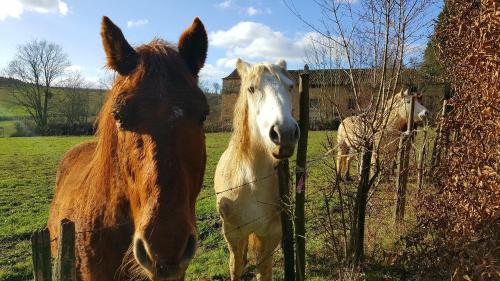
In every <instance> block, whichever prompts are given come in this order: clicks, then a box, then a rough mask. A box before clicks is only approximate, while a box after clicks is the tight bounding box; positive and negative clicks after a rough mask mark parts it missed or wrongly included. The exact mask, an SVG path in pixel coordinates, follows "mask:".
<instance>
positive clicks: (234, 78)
mask: <svg viewBox="0 0 500 281" xmlns="http://www.w3.org/2000/svg"><path fill="white" fill-rule="evenodd" d="M348 71H349V70H346V69H326V70H309V98H310V100H309V107H310V108H309V116H310V123H311V124H312V125H313V126H314V124H315V123H318V122H328V121H333V120H342V119H343V118H345V117H347V116H351V115H353V114H355V113H356V111H357V106H356V99H355V97H354V91H353V89H352V86H351V85H352V83H351V81H350V75H349V74H348ZM302 72H303V70H289V73H290V75H291V76H292V77H293V79H294V80H295V83H296V87H294V89H293V93H292V96H293V98H292V99H293V107H294V109H293V115H294V116H295V117H296V118H298V113H299V112H298V104H299V94H298V88H299V87H298V81H299V75H300V73H302ZM377 76H379V75H374V71H373V70H371V69H354V70H353V79H354V80H355V83H354V84H355V85H358V87H359V89H357V92H358V101H359V102H360V106H361V107H363V106H367V105H368V104H369V102H370V100H371V97H372V96H373V93H375V92H376V91H377V90H378V89H377V88H376V87H374V86H373V85H376V84H377V83H375V81H374V79H375V77H377ZM400 80H401V83H400V84H402V85H405V86H406V87H407V85H415V86H417V88H418V90H419V92H421V93H422V94H423V104H424V105H425V106H426V107H427V108H428V109H429V110H430V112H432V113H435V112H438V111H439V109H440V107H441V103H442V102H441V101H442V99H443V97H444V93H445V84H444V83H440V82H437V81H431V80H429V79H424V77H423V76H422V75H421V74H419V72H418V71H416V70H413V69H406V70H404V71H402V73H401V79H400ZM240 84H241V82H240V77H239V75H238V72H237V71H236V70H234V71H233V72H231V74H229V75H228V76H227V77H225V78H223V79H222V91H221V96H222V99H221V111H220V120H221V123H227V124H230V123H231V120H232V118H233V108H234V104H235V103H236V99H237V97H238V93H239V90H240ZM399 88H400V86H399Z"/></svg>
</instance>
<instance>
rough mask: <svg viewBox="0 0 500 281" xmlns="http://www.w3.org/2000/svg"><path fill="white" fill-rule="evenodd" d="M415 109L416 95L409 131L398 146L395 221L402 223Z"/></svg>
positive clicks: (409, 121) (411, 107)
mask: <svg viewBox="0 0 500 281" xmlns="http://www.w3.org/2000/svg"><path fill="white" fill-rule="evenodd" d="M414 110H415V96H412V98H411V103H410V112H409V116H408V125H407V126H406V127H407V131H406V132H405V133H403V134H402V135H401V138H400V141H399V147H398V178H397V179H396V188H397V192H396V210H395V212H394V223H395V224H396V225H400V224H401V223H402V222H403V220H404V217H405V205H406V186H407V183H408V166H409V163H410V150H411V141H412V139H413V138H412V135H413V126H414V124H413V123H414V122H413V121H414V120H413V111H414Z"/></svg>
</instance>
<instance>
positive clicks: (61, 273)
mask: <svg viewBox="0 0 500 281" xmlns="http://www.w3.org/2000/svg"><path fill="white" fill-rule="evenodd" d="M58 242H59V243H58V249H57V258H56V260H55V264H54V276H53V277H54V278H53V279H54V281H76V264H75V224H74V223H73V222H72V221H70V220H68V219H63V220H62V221H61V232H60V234H59V241H58Z"/></svg>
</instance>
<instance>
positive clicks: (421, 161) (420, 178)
mask: <svg viewBox="0 0 500 281" xmlns="http://www.w3.org/2000/svg"><path fill="white" fill-rule="evenodd" d="M425 158H427V124H425V125H424V141H423V144H422V149H421V150H420V153H419V155H418V165H417V169H418V173H417V194H418V195H420V192H421V190H422V188H423V186H424V175H425Z"/></svg>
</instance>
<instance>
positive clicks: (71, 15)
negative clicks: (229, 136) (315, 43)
mask: <svg viewBox="0 0 500 281" xmlns="http://www.w3.org/2000/svg"><path fill="white" fill-rule="evenodd" d="M334 1H342V2H346V1H347V2H350V3H352V5H360V4H359V2H358V1H360V0H334ZM291 2H292V3H293V4H294V6H295V8H296V9H297V10H299V11H300V13H301V14H302V15H303V17H304V18H305V19H307V20H310V21H311V22H315V23H319V21H320V19H321V12H320V10H319V8H318V6H317V5H315V4H314V1H313V0H267V1H265V0H248V1H243V0H214V1H209V0H177V1H173V0H163V1H162V0H143V1H129V0H111V1H108V0H106V1H102V0H101V1H94V0H84V1H75V0H0V42H1V43H0V71H1V70H2V69H5V67H6V66H7V65H8V63H9V61H11V60H12V59H13V58H14V56H15V53H16V48H17V46H18V45H20V44H24V43H26V42H27V41H29V40H32V39H45V40H48V41H51V42H54V43H57V44H59V45H61V46H62V47H63V49H64V51H65V52H66V53H67V54H68V57H69V59H70V61H71V66H70V69H69V70H71V71H80V72H81V73H82V74H83V76H84V77H85V78H86V79H87V80H88V81H91V82H94V83H97V81H98V80H99V78H101V77H104V76H106V75H109V71H108V70H106V68H105V67H104V62H105V54H104V51H103V49H102V43H101V38H100V34H99V31H100V23H101V18H102V16H104V15H106V16H108V17H109V18H111V20H112V21H113V22H114V23H115V24H117V25H118V26H119V27H120V28H121V29H122V31H123V33H124V35H125V37H126V38H127V40H128V41H129V43H131V44H132V45H133V46H137V45H140V44H142V43H147V42H149V41H151V39H153V38H154V37H159V38H162V39H165V40H167V41H169V42H172V43H175V42H177V40H178V38H179V35H180V34H181V33H182V31H183V30H184V29H186V28H187V27H188V26H189V25H190V24H191V22H192V21H193V19H194V18H195V17H199V18H200V19H201V20H202V22H203V23H204V25H205V28H206V30H207V33H208V35H209V51H208V57H207V61H206V63H205V67H204V68H203V69H202V70H201V72H200V78H201V79H203V80H206V81H211V83H212V82H219V83H221V80H220V79H221V78H223V77H225V76H227V75H228V74H229V73H230V72H231V71H232V70H233V69H234V66H235V61H236V59H237V58H238V57H240V58H242V59H244V60H248V61H250V62H259V61H270V62H274V61H277V60H278V59H285V60H286V61H287V63H288V67H289V68H290V69H299V68H302V67H303V65H304V63H305V60H304V57H305V53H306V51H307V49H308V48H310V42H309V41H310V38H311V37H313V36H315V35H316V34H315V32H313V30H311V28H310V27H308V26H307V25H306V24H305V23H303V22H302V21H300V20H299V19H298V18H297V17H296V16H295V15H294V14H293V13H292V12H291V11H290V9H289V8H288V6H287V5H286V3H291ZM441 5H442V4H441V1H437V3H434V4H433V5H432V6H431V7H429V9H428V12H427V19H428V23H427V25H428V26H426V28H424V29H423V30H422V31H421V32H422V33H423V34H424V35H426V34H428V33H430V32H431V31H432V25H431V21H430V19H432V18H435V17H436V16H437V14H438V13H439V11H440V10H441V8H440V7H441ZM425 37H426V36H424V39H422V40H419V41H418V42H415V43H414V44H415V45H416V46H421V47H422V46H425V44H426V39H425ZM107 73H108V74H107Z"/></svg>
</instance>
